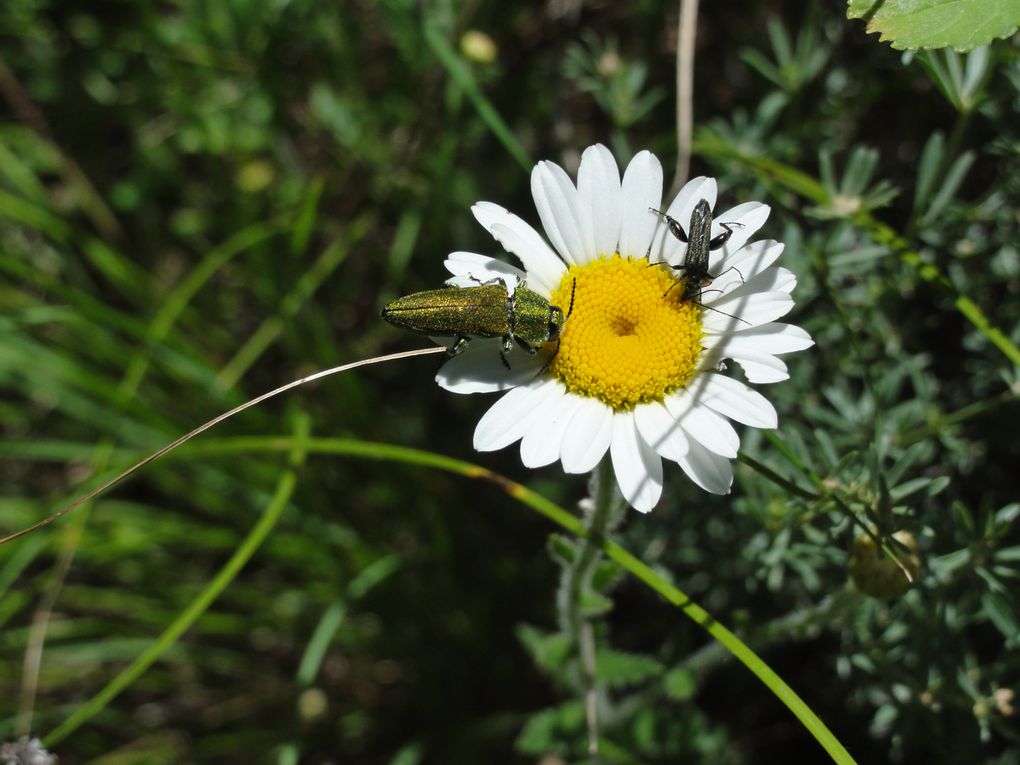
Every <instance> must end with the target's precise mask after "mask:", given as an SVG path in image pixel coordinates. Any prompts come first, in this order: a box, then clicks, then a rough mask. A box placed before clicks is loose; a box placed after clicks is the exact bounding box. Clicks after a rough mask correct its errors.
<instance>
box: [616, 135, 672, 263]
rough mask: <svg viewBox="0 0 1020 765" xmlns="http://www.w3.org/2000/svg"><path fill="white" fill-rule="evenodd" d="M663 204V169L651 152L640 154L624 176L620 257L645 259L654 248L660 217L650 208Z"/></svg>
mask: <svg viewBox="0 0 1020 765" xmlns="http://www.w3.org/2000/svg"><path fill="white" fill-rule="evenodd" d="M661 204H662V165H660V164H659V160H658V158H657V157H656V156H655V155H654V154H652V153H651V152H648V151H642V152H638V154H637V155H636V156H635V157H634V159H632V160H631V161H630V164H629V165H627V170H626V171H625V172H624V174H623V198H622V200H621V207H622V215H623V219H622V221H621V224H620V248H619V249H620V254H621V255H623V256H624V257H632V258H643V257H644V256H645V254H646V253H647V252H648V248H649V247H650V246H651V244H652V235H653V234H654V233H655V227H656V226H658V225H659V216H658V215H656V214H655V213H653V212H652V211H651V210H650V209H649V208H654V209H656V210H658V209H659V206H660V205H661Z"/></svg>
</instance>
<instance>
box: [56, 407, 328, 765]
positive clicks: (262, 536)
mask: <svg viewBox="0 0 1020 765" xmlns="http://www.w3.org/2000/svg"><path fill="white" fill-rule="evenodd" d="M307 427H308V419H307V417H304V418H302V419H301V421H300V422H299V424H298V429H299V430H300V431H301V432H299V434H298V435H297V437H296V438H293V439H289V440H290V441H291V444H292V448H291V449H288V450H287V451H288V452H289V453H290V462H291V466H290V467H289V468H288V469H287V470H285V471H284V472H283V474H282V475H281V476H280V478H279V480H278V481H277V484H276V490H275V492H274V493H273V497H272V499H271V500H270V502H269V504H268V505H267V506H266V509H265V511H264V512H263V514H262V517H261V518H259V520H258V522H257V523H256V524H255V525H254V526H253V527H252V529H251V531H250V532H249V533H248V535H247V536H246V537H245V538H244V540H243V541H242V542H241V544H240V545H238V547H237V549H236V550H235V551H234V554H233V555H231V556H230V559H229V560H228V561H227V562H226V564H225V565H224V566H223V568H221V569H220V571H219V573H217V574H216V576H215V577H213V579H212V581H210V582H209V584H208V585H207V586H206V587H205V589H204V590H202V592H200V593H199V594H198V595H197V596H196V597H195V598H194V600H192V601H191V603H189V604H188V606H187V608H185V609H184V610H183V611H182V612H181V613H180V615H179V616H178V617H177V618H176V619H174V621H173V622H171V624H170V625H169V626H168V627H167V628H166V629H165V630H164V631H163V633H162V634H161V635H160V636H159V637H158V638H157V639H156V641H155V642H154V643H152V644H151V645H150V646H149V647H148V648H147V649H146V650H145V651H143V652H142V653H141V654H140V655H139V656H138V658H136V659H135V660H134V661H133V662H131V664H130V665H129V666H128V667H127V668H126V669H124V671H122V672H121V673H120V674H119V675H117V676H116V677H115V678H113V680H111V681H110V682H109V683H107V685H106V686H105V687H104V688H103V689H102V690H101V691H99V693H97V694H96V695H95V696H93V697H92V698H91V699H89V700H88V701H87V702H86V703H85V704H83V705H82V706H81V707H79V708H78V709H77V710H75V712H74V713H73V714H72V715H71V716H70V717H68V718H67V719H66V720H65V721H64V722H63V723H61V724H60V725H59V726H58V727H57V728H55V729H54V730H53V731H52V732H51V733H50V734H49V735H47V736H46V738H45V740H44V742H43V743H44V745H45V746H47V747H49V748H52V747H53V745H54V744H57V743H59V742H60V741H63V740H64V739H65V738H67V737H68V736H69V735H71V733H73V732H74V731H76V730H77V729H78V728H80V727H81V726H82V725H83V724H84V723H86V722H87V721H88V720H90V719H92V718H93V717H94V716H95V715H97V714H98V713H99V712H101V711H102V710H103V709H104V708H105V707H106V705H107V704H109V703H110V702H111V701H112V700H113V699H114V698H116V697H117V696H118V695H119V694H120V693H121V692H122V691H123V690H124V689H125V688H127V687H128V686H130V685H131V684H132V683H133V682H134V681H135V680H136V679H137V678H138V677H139V676H141V675H142V673H143V672H145V670H147V669H148V668H149V667H150V666H152V664H153V663H154V662H155V661H157V660H158V659H159V658H160V656H162V655H163V654H164V653H166V651H167V650H169V649H170V648H171V647H172V646H173V645H174V644H175V643H176V642H177V640H178V639H179V638H180V637H181V635H183V634H184V632H185V631H186V630H187V629H188V628H189V627H190V626H191V625H192V624H194V623H195V621H196V620H197V619H198V618H199V617H200V616H201V615H202V614H203V613H204V612H205V611H206V609H208V608H209V606H210V605H212V603H213V601H215V600H216V598H218V597H219V596H220V594H221V593H222V592H223V591H224V590H225V589H226V588H227V586H228V585H230V583H231V582H232V581H233V580H234V578H235V577H236V576H237V575H238V574H239V573H240V572H241V569H242V568H244V566H245V564H246V563H247V562H248V560H249V559H250V558H251V556H252V555H254V554H255V551H256V550H258V548H259V547H260V546H261V545H262V543H263V542H264V541H265V540H266V537H267V536H268V535H269V532H270V531H272V530H273V527H274V526H275V525H276V523H277V521H279V520H280V517H281V515H282V514H283V511H284V510H285V509H286V507H287V503H288V502H289V501H290V498H291V495H292V494H293V493H294V488H295V486H296V485H297V467H298V466H299V465H300V464H301V463H302V462H303V461H304V457H305V451H304V447H303V444H304V443H305V441H306V436H305V434H306V430H307Z"/></svg>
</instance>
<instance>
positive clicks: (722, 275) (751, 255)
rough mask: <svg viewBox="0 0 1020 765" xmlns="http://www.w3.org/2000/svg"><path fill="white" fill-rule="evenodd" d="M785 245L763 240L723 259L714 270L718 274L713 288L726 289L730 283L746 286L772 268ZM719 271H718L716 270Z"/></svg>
mask: <svg viewBox="0 0 1020 765" xmlns="http://www.w3.org/2000/svg"><path fill="white" fill-rule="evenodd" d="M784 246H785V245H783V244H782V243H781V242H776V241H774V240H772V239H763V240H762V241H760V242H751V244H749V245H746V246H745V247H743V248H741V249H739V250H737V251H736V252H734V253H733V255H732V256H728V257H725V258H723V259H722V260H721V261H720V262H719V263H718V264H717V265H716V267H715V268H714V269H712V273H713V274H718V276H717V278H716V280H715V282H714V283H713V284H712V286H713V287H717V288H720V289H725V288H726V287H727V285H729V283H730V282H736V283H738V284H744V283H746V282H749V281H751V280H752V279H753V278H754V277H756V276H757V275H758V274H760V273H761V272H762V271H764V270H765V269H766V268H768V267H769V266H771V265H772V264H773V263H775V262H776V260H777V259H778V258H779V256H780V255H782V254H783V248H784ZM716 269H718V270H716Z"/></svg>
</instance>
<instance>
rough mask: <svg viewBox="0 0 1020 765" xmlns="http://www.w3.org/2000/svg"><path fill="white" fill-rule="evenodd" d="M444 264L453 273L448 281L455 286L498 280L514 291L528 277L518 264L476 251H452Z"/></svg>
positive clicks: (476, 284) (467, 285)
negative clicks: (511, 263) (513, 264)
mask: <svg viewBox="0 0 1020 765" xmlns="http://www.w3.org/2000/svg"><path fill="white" fill-rule="evenodd" d="M443 265H444V266H446V270H447V271H449V272H450V273H451V274H453V278H452V279H447V280H446V283H447V284H452V285H453V286H455V287H477V286H478V285H479V284H485V283H487V282H493V281H497V280H498V281H500V282H502V283H503V284H505V285H506V286H507V289H508V290H509V291H510V292H511V293H512V292H513V291H514V289H516V287H517V285H518V284H519V283H520V282H523V281H524V279H525V278H526V277H525V274H524V272H523V271H522V270H521V269H519V268H517V266H512V265H510V264H509V263H504V262H503V261H502V260H496V259H495V258H490V257H489V256H488V255H479V254H478V253H476V252H451V253H450V254H449V255H448V256H447V257H446V261H445V262H444V263H443Z"/></svg>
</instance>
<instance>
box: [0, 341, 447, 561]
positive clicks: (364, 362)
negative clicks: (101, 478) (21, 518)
mask: <svg viewBox="0 0 1020 765" xmlns="http://www.w3.org/2000/svg"><path fill="white" fill-rule="evenodd" d="M445 350H446V349H445V348H444V347H443V346H441V345H440V346H437V347H435V348H421V349H419V350H416V351H401V352H400V353H391V354H389V355H387V356H376V357H374V358H371V359H361V360H360V361H352V362H351V363H350V364H342V365H340V366H338V367H332V368H331V369H324V370H322V371H321V372H316V373H315V374H311V375H308V376H307V377H302V378H301V379H300V380H293V381H291V382H289V383H287V384H286V385H281V386H280V387H279V388H274V389H273V390H271V391H269V392H268V393H263V394H262V395H261V396H257V397H256V398H253V399H252V400H251V401H246V402H245V403H243V404H241V405H240V406H236V407H234V408H233V409H231V410H230V411H229V412H224V413H223V414H220V415H217V416H216V417H213V418H212V419H211V420H209V422H206V423H204V424H202V425H199V426H198V427H197V428H195V429H194V430H192V431H191V432H190V433H186V434H185V435H183V436H181V437H180V438H178V439H177V440H176V441H173V442H171V443H169V444H167V445H166V446H164V447H163V448H162V449H159V450H158V451H155V452H153V453H152V454H150V455H149V456H148V457H146V458H145V459H143V460H142V461H140V462H136V463H135V464H134V465H132V466H131V467H129V468H128V469H127V470H125V471H124V472H122V473H120V474H119V475H117V476H116V477H114V478H111V479H110V480H109V481H107V482H106V483H104V484H102V485H101V486H99V487H98V488H95V489H93V490H92V491H90V492H89V493H88V494H86V495H85V496H83V497H79V498H78V499H76V500H75V501H74V502H72V503H71V504H69V505H67V506H66V507H64V508H62V509H61V510H58V511H57V512H55V513H53V514H52V515H48V516H46V517H45V518H43V519H42V520H41V521H38V522H36V523H34V524H32V525H31V526H28V527H27V528H24V529H21V530H20V531H15V532H14V533H13V534H8V535H7V536H5V537H3V538H2V539H0V545H2V544H6V543H7V542H11V541H13V540H15V539H18V538H19V537H23V536H25V535H26V534H31V533H32V532H33V531H35V530H36V529H41V528H42V527H43V526H48V525H50V524H51V523H53V522H54V521H56V520H58V519H59V518H61V517H63V516H64V515H66V514H67V513H69V512H71V511H72V510H74V509H75V508H76V507H79V506H80V505H83V504H85V503H86V502H88V501H89V500H90V499H95V498H96V497H98V496H99V495H100V494H102V493H103V492H105V491H106V490H107V489H109V488H112V487H113V486H116V485H117V484H118V483H120V482H121V481H123V480H124V479H125V478H127V477H129V476H131V475H132V474H134V473H135V472H137V471H138V470H141V469H142V468H143V467H145V466H146V465H148V464H149V463H150V462H155V461H156V460H158V459H159V458H160V457H163V456H165V455H167V454H169V453H170V452H172V451H173V450H174V449H176V448H177V447H178V446H181V445H182V444H184V443H187V442H188V441H190V440H191V439H193V438H194V437H195V436H197V435H200V434H202V433H204V432H205V431H207V430H209V429H210V428H212V427H214V426H216V425H219V424H220V423H221V422H223V421H224V420H226V419H228V418H230V417H233V416H234V415H235V414H240V413H241V412H243V411H244V410H245V409H250V408H251V407H253V406H255V405H256V404H261V403H262V402H263V401H265V400H266V399H269V398H272V397H273V396H278V395H280V394H281V393H286V392H287V391H289V390H291V389H292V388H297V387H298V386H300V385H304V384H305V383H310V382H314V381H315V380H321V379H322V378H323V377H329V376H330V375H335V374H339V373H340V372H346V371H347V370H349V369H355V368H357V367H364V366H368V365H369V364H381V363H383V362H385V361H398V360H400V359H407V358H411V357H412V356H428V355H431V354H434V353H442V352H444V351H445Z"/></svg>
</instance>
